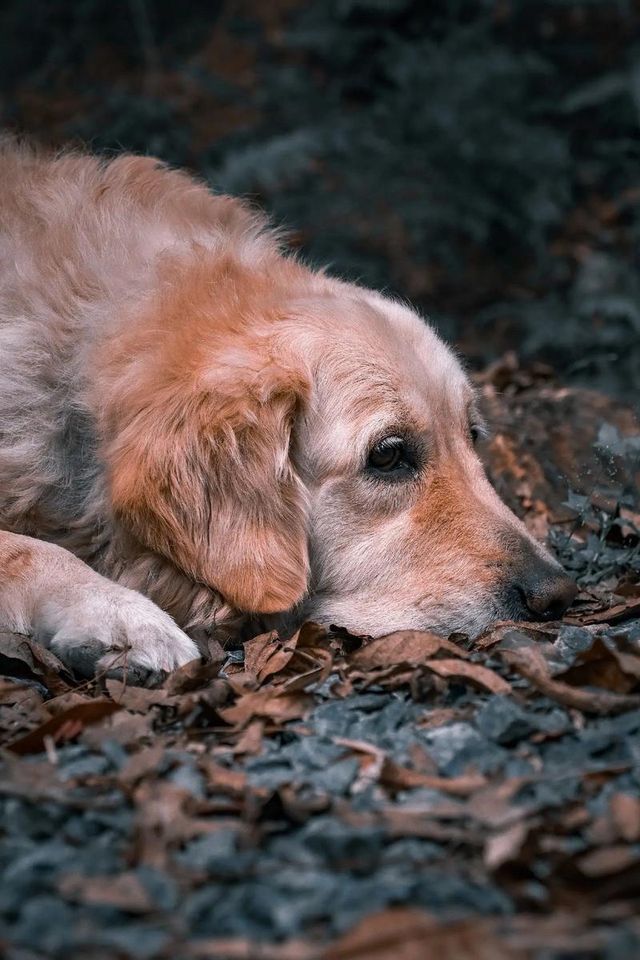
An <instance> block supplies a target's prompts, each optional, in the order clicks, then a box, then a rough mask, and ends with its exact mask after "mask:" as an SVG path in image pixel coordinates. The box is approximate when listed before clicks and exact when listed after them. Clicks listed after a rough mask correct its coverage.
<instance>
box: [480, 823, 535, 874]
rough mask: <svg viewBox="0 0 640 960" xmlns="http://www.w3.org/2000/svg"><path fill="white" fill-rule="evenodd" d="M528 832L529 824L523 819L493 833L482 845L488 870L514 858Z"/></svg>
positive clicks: (495, 868)
mask: <svg viewBox="0 0 640 960" xmlns="http://www.w3.org/2000/svg"><path fill="white" fill-rule="evenodd" d="M528 833H529V825H528V824H527V823H526V822H525V821H524V820H521V821H519V822H518V823H513V824H511V826H509V827H507V828H506V830H501V831H500V832H499V833H494V834H493V836H491V837H489V839H488V840H487V842H486V844H485V847H484V862H485V866H486V867H487V868H488V869H489V870H497V869H498V867H501V866H502V865H503V864H504V863H510V862H511V861H512V860H515V859H516V858H517V856H518V854H519V853H520V850H521V849H522V845H523V844H524V842H525V840H526V839H527V834H528Z"/></svg>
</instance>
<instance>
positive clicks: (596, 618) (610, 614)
mask: <svg viewBox="0 0 640 960" xmlns="http://www.w3.org/2000/svg"><path fill="white" fill-rule="evenodd" d="M638 616H640V599H639V598H633V597H632V598H630V599H629V600H628V602H627V603H617V604H616V605H615V606H614V607H609V608H608V609H606V610H599V611H598V612H596V613H592V614H587V615H586V616H582V617H573V616H571V615H568V616H567V617H566V618H565V619H566V622H567V623H575V624H578V625H579V626H584V625H586V624H596V623H622V622H623V621H625V620H632V619H634V618H635V617H638Z"/></svg>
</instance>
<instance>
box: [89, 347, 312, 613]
mask: <svg viewBox="0 0 640 960" xmlns="http://www.w3.org/2000/svg"><path fill="white" fill-rule="evenodd" d="M305 389H306V387H305V384H304V383H303V382H302V381H301V380H298V379H297V378H295V377H293V376H292V375H291V374H290V373H289V372H287V371H284V370H282V369H280V368H278V367H277V366H272V367H270V368H269V369H268V370H260V371H259V372H258V373H257V374H256V371H254V374H253V376H252V377H251V378H250V381H249V382H246V381H245V379H244V377H243V376H242V374H241V373H240V371H237V375H235V376H228V377H227V378H226V382H220V381H219V382H215V381H214V382H212V383H211V384H210V385H207V386H205V387H202V385H200V387H199V389H198V390H197V391H196V392H192V393H191V394H190V395H189V394H188V393H186V394H185V392H181V391H170V392H169V395H168V396H167V393H165V396H164V397H163V398H156V400H155V402H153V403H151V404H148V405H145V406H144V407H142V409H139V411H138V413H137V414H136V415H134V416H133V418H132V419H130V420H129V421H128V422H127V423H126V424H122V422H121V423H120V424H119V425H118V427H117V429H115V430H114V432H113V433H112V436H113V440H112V442H111V443H110V444H109V446H108V448H107V451H106V455H107V460H108V464H109V471H110V490H111V500H112V507H113V511H114V515H115V517H116V519H117V520H118V521H119V522H120V523H122V524H123V525H124V526H126V527H127V528H128V529H129V530H130V531H131V532H132V533H133V534H134V535H135V536H136V537H137V538H138V539H139V540H140V541H141V542H142V543H144V544H145V545H147V546H148V547H150V548H151V549H152V550H155V551H156V552H158V553H160V554H162V555H163V556H165V557H167V558H168V559H169V560H171V561H172V562H173V563H174V564H176V565H177V566H178V567H180V568H181V569H182V570H183V571H184V572H185V573H187V575H188V576H189V577H191V578H192V579H193V580H195V581H198V582H201V583H204V584H206V585H207V586H209V587H211V588H213V589H215V590H217V591H218V592H219V593H220V594H221V595H222V597H223V598H224V599H225V600H226V601H227V602H228V603H230V604H231V605H232V606H234V607H236V608H237V609H239V610H243V611H248V612H258V613H272V612H277V611H282V610H287V609H289V608H290V607H292V606H293V605H294V604H295V603H297V602H298V601H299V600H300V599H301V598H302V597H303V595H304V593H305V590H306V586H307V578H308V555H307V531H306V510H305V491H304V487H303V485H302V483H301V481H300V480H299V478H298V477H297V475H296V473H295V470H294V468H293V466H292V463H291V459H290V456H289V447H290V443H291V433H292V428H293V424H294V421H295V418H296V414H297V412H298V410H299V409H300V407H301V405H302V402H303V399H304V394H305ZM171 394H172V395H171Z"/></svg>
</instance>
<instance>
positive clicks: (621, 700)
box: [498, 646, 640, 716]
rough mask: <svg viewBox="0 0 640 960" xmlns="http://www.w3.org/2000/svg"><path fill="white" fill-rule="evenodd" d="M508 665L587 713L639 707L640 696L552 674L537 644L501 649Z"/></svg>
mask: <svg viewBox="0 0 640 960" xmlns="http://www.w3.org/2000/svg"><path fill="white" fill-rule="evenodd" d="M498 652H499V654H500V656H501V658H502V659H503V660H504V661H505V662H506V663H508V664H509V666H510V667H511V668H512V669H513V670H515V671H516V673H519V674H520V675H521V676H523V677H525V678H526V679H527V680H528V681H529V683H531V684H533V686H535V687H536V688H537V689H538V690H540V691H541V692H542V693H544V694H545V695H546V696H547V697H550V698H551V699H552V700H557V701H558V702H559V703H562V704H564V705H565V706H567V707H574V708H575V709H577V710H582V711H583V712H584V713H596V714H599V715H601V716H606V715H607V714H613V713H621V712H622V711H624V710H632V709H634V708H637V707H640V696H633V695H624V694H618V693H611V692H610V691H608V690H581V689H578V688H576V687H572V686H570V684H568V683H563V682H562V681H560V680H555V679H554V678H552V677H551V674H550V670H549V665H548V663H547V661H546V660H545V658H544V656H543V654H542V653H541V651H540V650H539V649H538V648H537V647H535V646H527V647H522V648H520V649H517V650H516V649H507V650H499V651H498Z"/></svg>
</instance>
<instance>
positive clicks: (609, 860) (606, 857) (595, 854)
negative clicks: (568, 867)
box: [577, 844, 640, 877]
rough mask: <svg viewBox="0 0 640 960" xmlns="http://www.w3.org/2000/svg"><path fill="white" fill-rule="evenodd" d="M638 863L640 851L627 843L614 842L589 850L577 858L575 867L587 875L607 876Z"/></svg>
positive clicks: (639, 861)
mask: <svg viewBox="0 0 640 960" xmlns="http://www.w3.org/2000/svg"><path fill="white" fill-rule="evenodd" d="M637 863H640V851H639V850H637V849H634V848H633V847H630V846H628V845H627V844H615V845H613V846H610V847H600V848H599V849H596V850H590V851H589V853H585V854H584V856H582V857H580V858H579V859H578V860H577V867H578V869H579V870H580V871H581V873H584V875H585V876H587V877H607V876H610V875H611V874H613V873H620V871H622V870H626V869H627V868H628V867H632V866H635V865H636V864H637Z"/></svg>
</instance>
